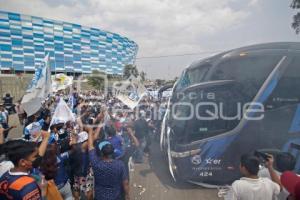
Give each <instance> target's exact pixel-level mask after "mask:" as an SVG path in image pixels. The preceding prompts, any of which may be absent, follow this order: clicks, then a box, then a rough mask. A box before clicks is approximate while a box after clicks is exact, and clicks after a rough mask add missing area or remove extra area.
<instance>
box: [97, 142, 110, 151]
mask: <svg viewBox="0 0 300 200" xmlns="http://www.w3.org/2000/svg"><path fill="white" fill-rule="evenodd" d="M107 144H111V143H110V142H108V141H103V142H100V143H99V145H98V148H99V150H100V151H102V149H103V147H104V146H105V145H107Z"/></svg>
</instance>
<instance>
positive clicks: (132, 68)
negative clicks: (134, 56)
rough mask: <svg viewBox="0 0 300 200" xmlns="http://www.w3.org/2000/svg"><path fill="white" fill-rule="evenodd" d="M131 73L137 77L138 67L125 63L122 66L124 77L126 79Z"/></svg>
mask: <svg viewBox="0 0 300 200" xmlns="http://www.w3.org/2000/svg"><path fill="white" fill-rule="evenodd" d="M131 74H133V75H134V76H136V77H137V76H138V75H139V71H138V69H137V68H136V66H135V65H125V67H124V78H125V79H128V78H129V77H130V75H131Z"/></svg>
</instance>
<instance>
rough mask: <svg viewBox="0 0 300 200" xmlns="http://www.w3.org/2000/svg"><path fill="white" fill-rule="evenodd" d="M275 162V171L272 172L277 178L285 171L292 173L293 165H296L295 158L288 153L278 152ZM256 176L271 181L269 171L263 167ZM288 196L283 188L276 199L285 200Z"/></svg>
mask: <svg viewBox="0 0 300 200" xmlns="http://www.w3.org/2000/svg"><path fill="white" fill-rule="evenodd" d="M275 160H276V162H275V166H276V167H275V168H276V169H275V170H274V171H275V173H276V175H277V176H279V177H280V176H281V174H282V173H283V172H285V171H293V170H294V168H295V165H296V159H295V157H294V156H293V155H292V154H290V153H288V152H280V153H279V154H277V155H276V156H275ZM258 176H259V177H265V178H269V179H271V175H270V173H269V170H268V168H266V167H265V166H263V167H262V168H261V169H260V170H259V172H258ZM288 196H289V192H288V191H287V190H286V189H285V188H283V190H282V191H281V192H280V194H279V195H278V199H279V200H285V199H287V198H288Z"/></svg>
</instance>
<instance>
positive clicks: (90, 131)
mask: <svg viewBox="0 0 300 200" xmlns="http://www.w3.org/2000/svg"><path fill="white" fill-rule="evenodd" d="M85 130H86V131H87V132H88V134H89V137H88V149H89V151H90V150H93V149H94V133H93V129H92V128H91V127H85Z"/></svg>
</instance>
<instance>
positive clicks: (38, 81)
mask: <svg viewBox="0 0 300 200" xmlns="http://www.w3.org/2000/svg"><path fill="white" fill-rule="evenodd" d="M51 92H52V89H51V71H50V62H49V55H47V56H46V57H45V59H44V63H43V64H42V65H40V66H38V67H37V68H36V70H35V74H34V76H33V79H32V81H31V82H30V84H29V86H28V89H27V90H26V94H25V95H24V96H23V98H22V102H21V104H22V106H23V108H24V110H25V112H26V113H27V116H31V115H33V114H34V113H36V112H38V111H39V109H40V108H41V106H42V101H44V100H45V99H46V97H47V96H48V95H49V94H50V93H51Z"/></svg>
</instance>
